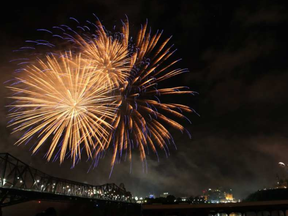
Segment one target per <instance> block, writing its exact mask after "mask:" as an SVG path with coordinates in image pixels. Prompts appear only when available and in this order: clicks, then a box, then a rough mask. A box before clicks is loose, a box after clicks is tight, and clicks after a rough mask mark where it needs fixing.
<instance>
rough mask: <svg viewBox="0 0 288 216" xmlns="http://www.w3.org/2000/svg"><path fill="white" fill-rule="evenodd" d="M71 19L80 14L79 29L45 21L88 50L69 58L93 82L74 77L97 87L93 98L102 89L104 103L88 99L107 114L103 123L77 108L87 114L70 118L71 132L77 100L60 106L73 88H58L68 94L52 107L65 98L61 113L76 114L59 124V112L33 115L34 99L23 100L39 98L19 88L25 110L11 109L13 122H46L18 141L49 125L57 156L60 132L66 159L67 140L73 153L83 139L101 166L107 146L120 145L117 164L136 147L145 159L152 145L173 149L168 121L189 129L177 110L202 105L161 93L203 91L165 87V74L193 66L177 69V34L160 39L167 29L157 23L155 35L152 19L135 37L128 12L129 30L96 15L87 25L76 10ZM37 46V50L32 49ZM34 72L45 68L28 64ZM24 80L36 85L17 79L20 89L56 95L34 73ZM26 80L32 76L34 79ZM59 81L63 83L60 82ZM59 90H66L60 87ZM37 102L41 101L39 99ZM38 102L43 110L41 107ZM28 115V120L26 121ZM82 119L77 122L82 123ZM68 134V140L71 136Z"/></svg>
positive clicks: (97, 112) (80, 48) (20, 103)
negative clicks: (111, 26) (112, 28)
mask: <svg viewBox="0 0 288 216" xmlns="http://www.w3.org/2000/svg"><path fill="white" fill-rule="evenodd" d="M71 19H72V20H74V21H76V23H77V25H78V26H77V29H78V30H79V29H80V30H81V31H80V32H79V31H74V30H73V29H72V28H70V27H68V26H66V25H61V26H54V27H53V29H54V30H60V33H53V32H52V31H50V30H46V29H39V30H40V31H44V32H47V33H49V34H51V35H53V37H56V38H61V39H63V40H64V41H66V42H69V43H70V45H69V47H70V49H72V50H73V52H74V53H76V54H77V55H78V54H81V57H78V58H77V63H75V60H73V61H71V60H69V62H74V65H73V66H72V65H70V66H71V68H72V67H73V68H75V67H76V68H78V71H80V72H81V74H82V76H83V77H86V76H85V74H87V73H88V75H87V77H90V78H89V81H87V80H86V81H87V82H86V81H84V80H81V81H80V80H76V79H75V77H74V80H73V81H75V86H78V87H79V89H81V88H83V87H84V86H85V85H88V86H89V87H91V88H85V89H89V91H88V92H87V94H88V95H90V96H91V97H92V98H93V97H101V100H102V101H101V103H99V101H97V102H95V101H94V102H95V103H93V102H91V104H89V105H90V106H89V108H90V112H91V113H93V116H97V117H98V115H100V114H103V115H100V117H99V119H101V121H100V120H99V121H98V120H97V124H95V123H94V122H93V121H95V119H94V118H92V117H91V116H90V115H89V114H87V115H86V114H85V113H84V112H81V115H78V116H81V118H80V117H79V119H78V121H79V122H77V124H75V126H73V128H72V126H71V128H69V131H70V132H68V130H67V129H68V128H67V127H68V125H69V122H71V125H74V124H72V120H71V116H72V115H71V114H70V115H68V113H69V111H68V110H70V113H71V110H72V109H71V103H70V105H69V104H66V105H65V106H64V105H62V106H59V104H62V103H63V102H64V101H69V100H70V99H67V98H72V97H71V96H70V95H67V94H61V95H59V98H61V102H60V101H54V104H53V105H52V104H51V106H50V108H51V107H53V106H54V107H55V106H56V105H55V104H58V106H59V108H60V107H63V106H64V107H65V108H67V110H66V111H64V110H65V109H63V110H62V112H64V113H66V112H68V113H66V115H64V114H62V116H65V117H68V116H69V117H70V119H69V117H68V118H65V121H64V120H63V121H64V122H65V124H64V122H63V123H61V125H66V126H65V127H64V126H62V127H60V126H59V127H56V126H55V125H56V122H58V124H60V123H59V121H60V120H59V119H55V118H56V116H55V117H54V119H55V120H54V121H52V119H51V123H49V124H48V125H49V127H48V126H47V125H44V120H45V121H46V118H44V116H43V115H41V114H39V116H38V115H37V117H35V120H34V117H33V114H34V113H33V114H32V110H33V109H34V107H32V106H30V107H29V106H28V107H25V106H24V104H27V103H28V104H33V103H34V101H30V99H29V100H28V99H27V98H25V97H27V96H25V97H24V98H25V100H24V98H22V97H21V98H17V96H13V97H12V98H13V99H15V100H17V103H16V104H15V105H12V107H13V108H15V109H20V111H17V112H15V113H12V114H11V116H12V117H13V118H14V122H12V123H11V124H10V125H11V126H14V125H19V126H18V127H17V128H15V131H20V130H24V129H25V130H26V129H28V128H29V126H30V125H36V124H38V125H41V127H43V128H41V127H40V126H38V127H37V128H36V127H34V129H32V130H29V131H28V132H27V133H26V134H25V135H24V136H23V137H22V138H21V139H20V140H19V141H18V143H23V142H25V141H26V140H28V139H29V138H30V137H31V136H33V135H34V134H36V133H40V134H39V135H38V136H39V137H41V136H43V135H44V134H45V133H46V134H48V132H50V135H51V137H52V136H54V137H53V139H52V144H51V147H50V149H49V152H48V160H49V159H50V158H51V156H52V154H53V151H54V149H55V148H56V145H57V143H58V142H59V141H60V138H62V149H61V158H60V161H63V159H64V155H65V152H66V149H67V146H68V147H69V150H70V151H71V153H72V155H73V158H76V157H77V156H80V154H81V152H80V151H81V150H80V147H79V146H80V143H83V145H84V146H85V148H86V152H87V154H88V156H89V157H90V156H91V155H92V154H93V158H95V160H94V166H96V165H97V164H98V161H99V158H100V157H101V155H102V154H100V153H103V152H105V151H104V150H107V149H110V148H113V152H114V153H113V157H112V161H111V165H112V170H113V167H114V164H115V163H116V162H119V161H120V160H121V158H122V157H123V155H124V156H125V158H126V157H127V156H128V159H129V160H130V161H131V160H132V150H133V149H135V148H138V150H139V153H140V158H141V160H142V161H146V157H147V154H148V152H149V149H152V151H153V152H155V153H156V155H157V157H158V154H157V149H158V148H160V149H162V150H164V151H165V153H166V155H168V154H169V149H168V145H169V144H171V143H172V144H173V145H175V144H174V141H173V137H172V135H171V134H170V132H169V130H168V129H167V126H169V127H173V128H176V129H178V130H180V131H181V132H184V131H186V129H185V128H184V127H183V126H182V125H181V124H180V123H178V122H177V121H175V120H173V119H171V117H178V118H184V119H187V118H186V117H185V116H184V114H183V111H184V112H195V111H194V110H193V109H191V108H190V107H188V106H186V105H183V104H177V103H161V101H160V99H159V98H160V96H161V95H175V94H177V95H178V94H194V93H196V92H193V91H190V90H189V89H188V88H187V87H185V86H176V87H168V88H159V87H158V86H159V83H160V82H162V81H165V80H167V79H171V78H173V77H175V76H177V75H180V74H183V73H185V72H187V70H186V69H179V68H176V69H175V64H176V63H177V62H178V61H179V60H180V59H179V60H170V59H171V58H172V57H171V56H172V54H173V53H174V52H175V50H174V49H173V48H172V46H171V45H169V41H170V39H171V37H170V38H168V39H166V40H161V36H162V32H159V31H157V32H156V33H155V34H154V35H153V34H152V33H151V29H149V30H148V25H147V22H146V24H145V25H143V26H142V27H141V30H140V31H139V32H138V36H137V37H136V38H135V39H133V37H131V36H130V32H129V22H128V19H127V20H126V21H124V22H123V25H122V31H121V32H120V33H119V32H116V33H114V34H112V33H111V32H108V31H107V30H106V29H105V28H104V26H103V25H102V24H101V22H100V21H99V20H98V21H97V22H96V24H94V23H92V22H90V21H87V22H88V23H89V24H90V26H89V27H88V26H87V25H84V26H80V23H79V22H78V20H76V19H74V18H71ZM93 29H94V30H93ZM160 41H162V42H160ZM28 42H31V41H28ZM33 43H35V44H36V45H45V46H47V47H48V48H53V47H55V44H52V43H50V42H48V41H45V43H44V42H43V43H42V42H41V41H40V42H39V40H38V41H36V42H33ZM56 47H57V46H56ZM32 48H33V47H32ZM32 48H31V50H33V49H32ZM53 49H54V48H53ZM66 59H67V58H66ZM68 59H69V58H68ZM49 61H52V62H53V61H54V63H55V61H56V60H55V58H54V57H53V58H51V59H48V62H49ZM54 63H53V64H49V65H47V64H48V63H47V64H45V63H43V62H42V63H41V65H42V68H41V70H43V69H46V68H50V65H54ZM78 65H82V67H83V68H85V70H80V68H79V67H78ZM67 68H69V65H68V67H67V66H66V67H65V70H64V72H63V73H64V74H65V73H68V71H67V70H68V69H67ZM25 70H27V69H25ZM25 70H24V72H25ZM69 70H70V69H69ZM65 71H66V72H65ZM58 72H59V70H58ZM25 73H26V72H25ZM27 73H28V74H29V76H31V77H35V76H36V74H39V73H40V69H35V68H34V67H33V66H32V68H31V69H28V71H27ZM56 74H57V73H55V75H53V76H56ZM74 75H75V74H74ZM59 77H61V78H59V79H62V77H66V78H65V79H68V78H67V77H68V76H66V75H65V76H59ZM72 77H73V76H72ZM35 79H36V78H35ZM42 79H43V80H45V79H46V77H42ZM19 80H20V81H21V83H22V84H25V85H28V86H29V87H32V89H31V90H30V89H29V91H28V90H27V91H26V90H24V89H23V87H22V88H15V87H11V89H12V90H13V91H14V92H23V93H25V94H26V95H28V96H29V97H31V95H32V96H33V98H35V96H36V95H38V97H39V99H41V102H42V101H43V102H44V101H45V100H48V99H49V100H48V101H49V102H50V101H51V99H50V98H48V97H47V98H45V99H44V100H43V99H42V98H41V97H40V95H43V92H41V91H39V90H38V89H35V87H34V86H31V85H30V79H29V80H28V81H26V80H24V79H19ZM36 80H37V79H36ZM24 81H26V82H27V83H26V82H24ZM32 81H33V82H34V80H31V83H32V84H33V82H32ZM45 81H46V80H45ZM55 81H57V82H58V78H57V79H56V78H55V80H53V79H51V80H50V79H49V81H47V82H50V83H49V84H50V85H52V84H53V82H55ZM57 82H56V83H57ZM78 82H79V83H80V84H79V83H78ZM72 83H73V82H72ZM77 83H78V84H77ZM84 83H85V84H84ZM34 84H35V83H34ZM41 85H46V84H45V82H43V83H42V84H41ZM53 86H56V85H54V84H53ZM59 86H60V85H59ZM75 86H65V88H69V90H70V91H71V89H74V88H75ZM113 87H114V90H113V94H114V95H116V96H111V89H112V88H113ZM70 88H71V89H70ZM94 88H95V89H94ZM41 89H46V88H44V86H43V87H41ZM48 89H49V88H48ZM48 89H47V90H48ZM34 90H35V92H34ZM37 91H39V92H37ZM58 91H59V92H60V90H59V89H58ZM66 92H67V91H66ZM34 94H35V96H34ZM46 94H47V93H46ZM94 94H95V95H94ZM48 95H49V94H48ZM107 95H108V96H107ZM60 96H61V97H60ZM66 97H67V98H66ZM94 99H96V98H94ZM62 101H63V102H62ZM85 101H87V103H88V101H90V100H88V99H87V100H85ZM52 102H53V100H52ZM52 102H51V103H52ZM102 102H103V103H104V104H103V103H102ZM37 103H40V102H39V101H37ZM43 104H44V103H43ZM48 104H50V103H48ZM83 106H84V105H83ZM116 106H117V108H116ZM37 107H38V106H37ZM43 107H44V106H43ZM72 107H73V106H72ZM80 107H82V106H80ZM28 108H29V109H30V112H28V111H26V110H25V109H28ZM41 108H42V107H41ZM35 109H36V108H35ZM45 109H46V107H45ZM23 110H25V112H27V114H25V115H26V116H25V115H24V114H23ZM36 110H38V108H37V109H36ZM43 110H44V109H43ZM60 110H61V109H59V112H58V114H60V113H61V111H60ZM80 110H81V109H80V108H79V111H77V113H78V112H80ZM50 111H51V115H53V114H55V113H53V114H52V110H50ZM45 112H48V111H45ZM29 115H31V116H29ZM53 116H54V115H53ZM83 116H85V117H83ZM170 116H171V117H170ZM27 117H28V119H29V120H28V121H25V119H26V118H27ZM88 117H89V118H88ZM51 118H52V117H51ZM90 118H92V119H90ZM30 119H31V120H30ZM36 120H37V121H36ZM89 120H91V122H89ZM187 120H188V119H187ZM30 121H32V123H33V124H31V123H29V122H30ZM188 121H189V120H188ZM34 122H35V123H34ZM74 122H76V121H74ZM80 122H81V124H79V125H78V123H80ZM76 125H78V126H77V127H76ZM84 125H89V128H88V126H87V127H85V126H84ZM54 127H55V128H54ZM45 128H47V129H45ZM78 128H82V130H80V132H77V131H78ZM86 129H87V130H86ZM55 130H57V133H56V132H55V134H56V135H57V136H55V135H54V132H53V131H55ZM60 130H61V132H60ZM186 132H187V131H186ZM187 133H188V132H187ZM102 134H103V137H102ZM188 134H189V133H188ZM50 135H49V136H50ZM66 135H67V137H69V138H66V140H65V136H66ZM189 136H190V134H189ZM43 137H44V136H43ZM47 137H48V136H47ZM47 137H46V136H45V139H47ZM70 137H72V138H70ZM45 139H44V140H45ZM79 139H80V141H79ZM44 140H43V138H42V139H41V140H40V141H39V143H38V144H37V146H36V147H35V149H34V151H36V150H37V149H38V148H39V147H40V146H41V144H43V142H44ZM63 140H64V141H65V144H64V141H63ZM77 140H78V141H77ZM65 146H66V147H65Z"/></svg>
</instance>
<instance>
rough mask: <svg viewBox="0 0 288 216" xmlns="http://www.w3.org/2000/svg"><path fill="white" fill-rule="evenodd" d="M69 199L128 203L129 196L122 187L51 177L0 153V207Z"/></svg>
mask: <svg viewBox="0 0 288 216" xmlns="http://www.w3.org/2000/svg"><path fill="white" fill-rule="evenodd" d="M73 198H74V199H82V200H83V199H84V200H85V199H90V200H91V199H92V200H99V201H100V200H109V201H116V202H128V203H129V202H132V195H131V193H130V192H128V191H126V189H125V187H124V186H122V187H119V186H117V185H116V184H114V183H112V184H104V185H98V186H96V185H90V184H84V183H80V182H76V181H70V180H67V179H61V178H57V177H53V176H50V175H48V174H46V173H43V172H41V171H39V170H37V169H35V168H32V167H30V166H29V165H27V164H25V163H24V162H22V161H20V160H18V159H17V158H15V157H13V156H12V155H10V154H8V153H0V207H5V206H8V205H13V204H17V203H20V202H25V201H30V200H37V199H49V200H53V199H54V200H62V199H73Z"/></svg>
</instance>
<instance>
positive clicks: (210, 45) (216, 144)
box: [0, 0, 288, 198]
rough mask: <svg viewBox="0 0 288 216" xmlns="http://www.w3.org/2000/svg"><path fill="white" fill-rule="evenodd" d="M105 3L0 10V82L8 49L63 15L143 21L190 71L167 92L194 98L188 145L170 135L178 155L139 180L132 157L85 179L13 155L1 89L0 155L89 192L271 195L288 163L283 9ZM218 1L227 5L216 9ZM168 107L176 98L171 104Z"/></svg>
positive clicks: (151, 160) (80, 169)
mask: <svg viewBox="0 0 288 216" xmlns="http://www.w3.org/2000/svg"><path fill="white" fill-rule="evenodd" d="M23 2H24V1H23ZM167 2H168V1H156V0H142V1H135V0H131V1H114V0H105V1H98V0H82V1H73V2H72V1H67V0H63V1H61V3H53V1H44V4H42V2H41V5H40V2H39V1H38V3H33V4H32V3H29V2H27V1H25V3H20V4H19V3H16V2H14V1H7V6H5V7H2V12H1V21H2V22H1V25H0V43H1V44H0V68H1V78H0V80H1V82H2V83H3V82H4V81H6V80H7V79H10V78H11V77H12V76H13V70H14V69H15V65H13V64H11V63H9V60H11V59H14V58H15V56H16V55H17V54H15V53H13V52H12V50H14V49H17V48H19V47H21V46H23V45H24V44H25V43H24V41H25V40H27V39H42V38H41V37H42V36H41V35H39V32H36V29H38V28H48V29H51V28H52V26H54V25H61V24H68V25H69V23H70V22H71V20H70V21H69V17H71V16H72V17H75V18H77V19H79V20H80V21H85V20H87V19H88V20H90V21H94V20H95V19H94V17H93V15H92V13H95V14H96V15H97V16H98V17H99V18H100V20H101V21H102V23H103V24H104V25H106V26H107V28H109V27H110V26H113V25H118V26H119V25H120V24H121V23H120V19H124V18H125V14H126V15H128V17H129V20H130V25H131V29H133V30H132V31H137V30H138V29H139V27H140V24H141V23H144V22H145V20H146V18H147V19H148V20H149V25H150V26H151V27H152V30H154V32H155V31H156V30H157V29H164V37H169V36H170V35H173V38H172V42H173V43H174V44H175V47H176V48H177V49H178V50H177V52H176V53H175V58H179V57H181V58H182V59H183V60H182V61H181V62H180V63H178V66H179V67H182V68H188V69H189V70H190V73H188V74H185V75H182V76H180V77H178V78H177V79H174V80H173V82H170V83H169V82H168V83H167V84H168V85H169V84H174V83H176V82H177V84H178V85H187V86H189V87H190V88H191V89H192V90H195V91H197V92H199V95H197V96H191V97H190V96H187V97H188V99H187V97H186V99H183V103H186V104H188V105H190V106H191V107H193V108H194V109H195V110H196V111H197V112H198V113H199V114H200V115H201V116H200V117H198V116H197V115H194V114H191V115H190V114H189V115H188V117H189V118H190V119H191V121H192V124H191V125H189V124H187V125H185V126H186V127H187V129H188V130H189V131H190V133H191V134H192V139H189V138H188V136H186V135H182V134H181V133H180V132H178V131H175V130H172V131H171V132H172V134H173V135H174V138H175V142H176V145H177V147H178V149H177V150H174V149H173V148H171V155H170V157H169V158H166V157H165V155H164V153H163V152H159V153H160V162H157V160H156V157H155V156H154V155H151V156H150V157H148V173H143V172H142V168H141V167H142V165H141V162H140V161H139V158H138V157H137V156H136V153H138V152H137V150H135V157H134V158H135V159H134V161H133V163H132V173H130V172H129V169H130V165H129V162H122V163H121V164H119V165H117V166H116V167H115V169H114V172H113V175H112V177H111V179H109V178H108V176H109V172H110V165H109V163H110V159H111V158H110V157H109V153H108V155H107V157H106V158H105V159H103V160H101V162H100V165H99V167H97V168H96V169H94V170H92V171H90V172H89V173H87V169H88V167H89V163H86V162H85V161H82V162H81V164H79V165H77V166H76V167H75V168H74V169H70V165H71V163H70V162H66V163H64V164H62V165H61V166H60V165H59V163H58V162H55V163H52V162H51V163H47V162H46V161H45V160H44V159H42V157H43V153H42V152H40V153H39V154H37V155H35V156H32V157H31V156H30V155H31V152H30V151H29V146H20V147H16V146H14V145H13V143H14V142H15V141H16V140H17V137H18V135H10V129H7V128H6V124H7V121H8V119H7V117H6V116H7V108H5V105H7V103H8V102H7V101H8V100H7V99H6V97H8V96H9V92H8V91H7V90H6V88H5V87H4V85H2V86H1V96H2V97H1V98H2V99H1V101H0V103H1V112H0V123H1V125H0V127H1V129H0V132H1V140H0V152H9V153H11V154H13V155H15V156H16V157H19V158H20V159H22V160H23V161H24V162H27V163H28V164H30V165H32V166H34V167H35V168H39V169H41V170H42V171H45V172H47V173H49V174H52V175H55V176H58V177H63V178H70V179H73V180H76V181H81V182H89V183H91V184H103V183H106V182H115V183H117V184H119V183H121V182H123V183H124V184H125V185H126V188H127V189H129V190H131V191H132V193H133V194H134V195H138V196H139V195H141V196H145V195H147V194H148V193H149V192H151V193H155V194H156V195H158V194H160V193H162V192H164V191H169V193H171V194H175V195H177V196H181V195H186V196H190V195H198V194H200V193H201V191H202V190H204V189H206V188H209V187H212V188H213V187H214V188H215V187H221V186H222V187H229V188H232V189H233V190H234V192H235V195H236V196H237V197H238V198H244V197H245V196H247V194H249V193H251V192H253V191H255V190H258V189H261V188H263V187H270V186H272V185H273V184H274V183H275V181H276V174H277V167H278V166H277V163H278V162H279V161H283V162H288V159H287V153H288V135H287V129H288V127H287V126H288V115H287V110H288V100H287V93H288V85H287V81H288V73H287V72H288V70H287V65H288V64H287V60H288V49H287V48H288V47H287V39H288V31H287V26H288V14H287V9H288V8H287V3H286V4H285V1H265V0H255V1H251V0H249V1H245V0H244V1H230V2H231V3H228V4H227V3H225V4H224V3H222V1H205V0H202V1H200V0H197V1H193V0H191V1H181V0H177V1H173V3H169V4H168V3H167ZM225 2H227V1H225ZM171 99H175V100H176V98H173V97H172V98H171Z"/></svg>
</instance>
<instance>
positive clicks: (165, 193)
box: [160, 192, 169, 198]
mask: <svg viewBox="0 0 288 216" xmlns="http://www.w3.org/2000/svg"><path fill="white" fill-rule="evenodd" d="M168 195H169V193H168V192H164V193H163V194H161V195H160V197H163V198H167V196H168Z"/></svg>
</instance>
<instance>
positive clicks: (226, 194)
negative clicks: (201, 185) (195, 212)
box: [203, 188, 236, 203]
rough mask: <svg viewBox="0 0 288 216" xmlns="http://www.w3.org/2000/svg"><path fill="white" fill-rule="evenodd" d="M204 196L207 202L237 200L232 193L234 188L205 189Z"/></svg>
mask: <svg viewBox="0 0 288 216" xmlns="http://www.w3.org/2000/svg"><path fill="white" fill-rule="evenodd" d="M203 198H204V200H205V201H206V202H207V203H231V202H233V203H234V202H236V200H235V198H234V197H233V194H232V189H229V190H221V189H211V188H209V189H208V190H204V191H203Z"/></svg>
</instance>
